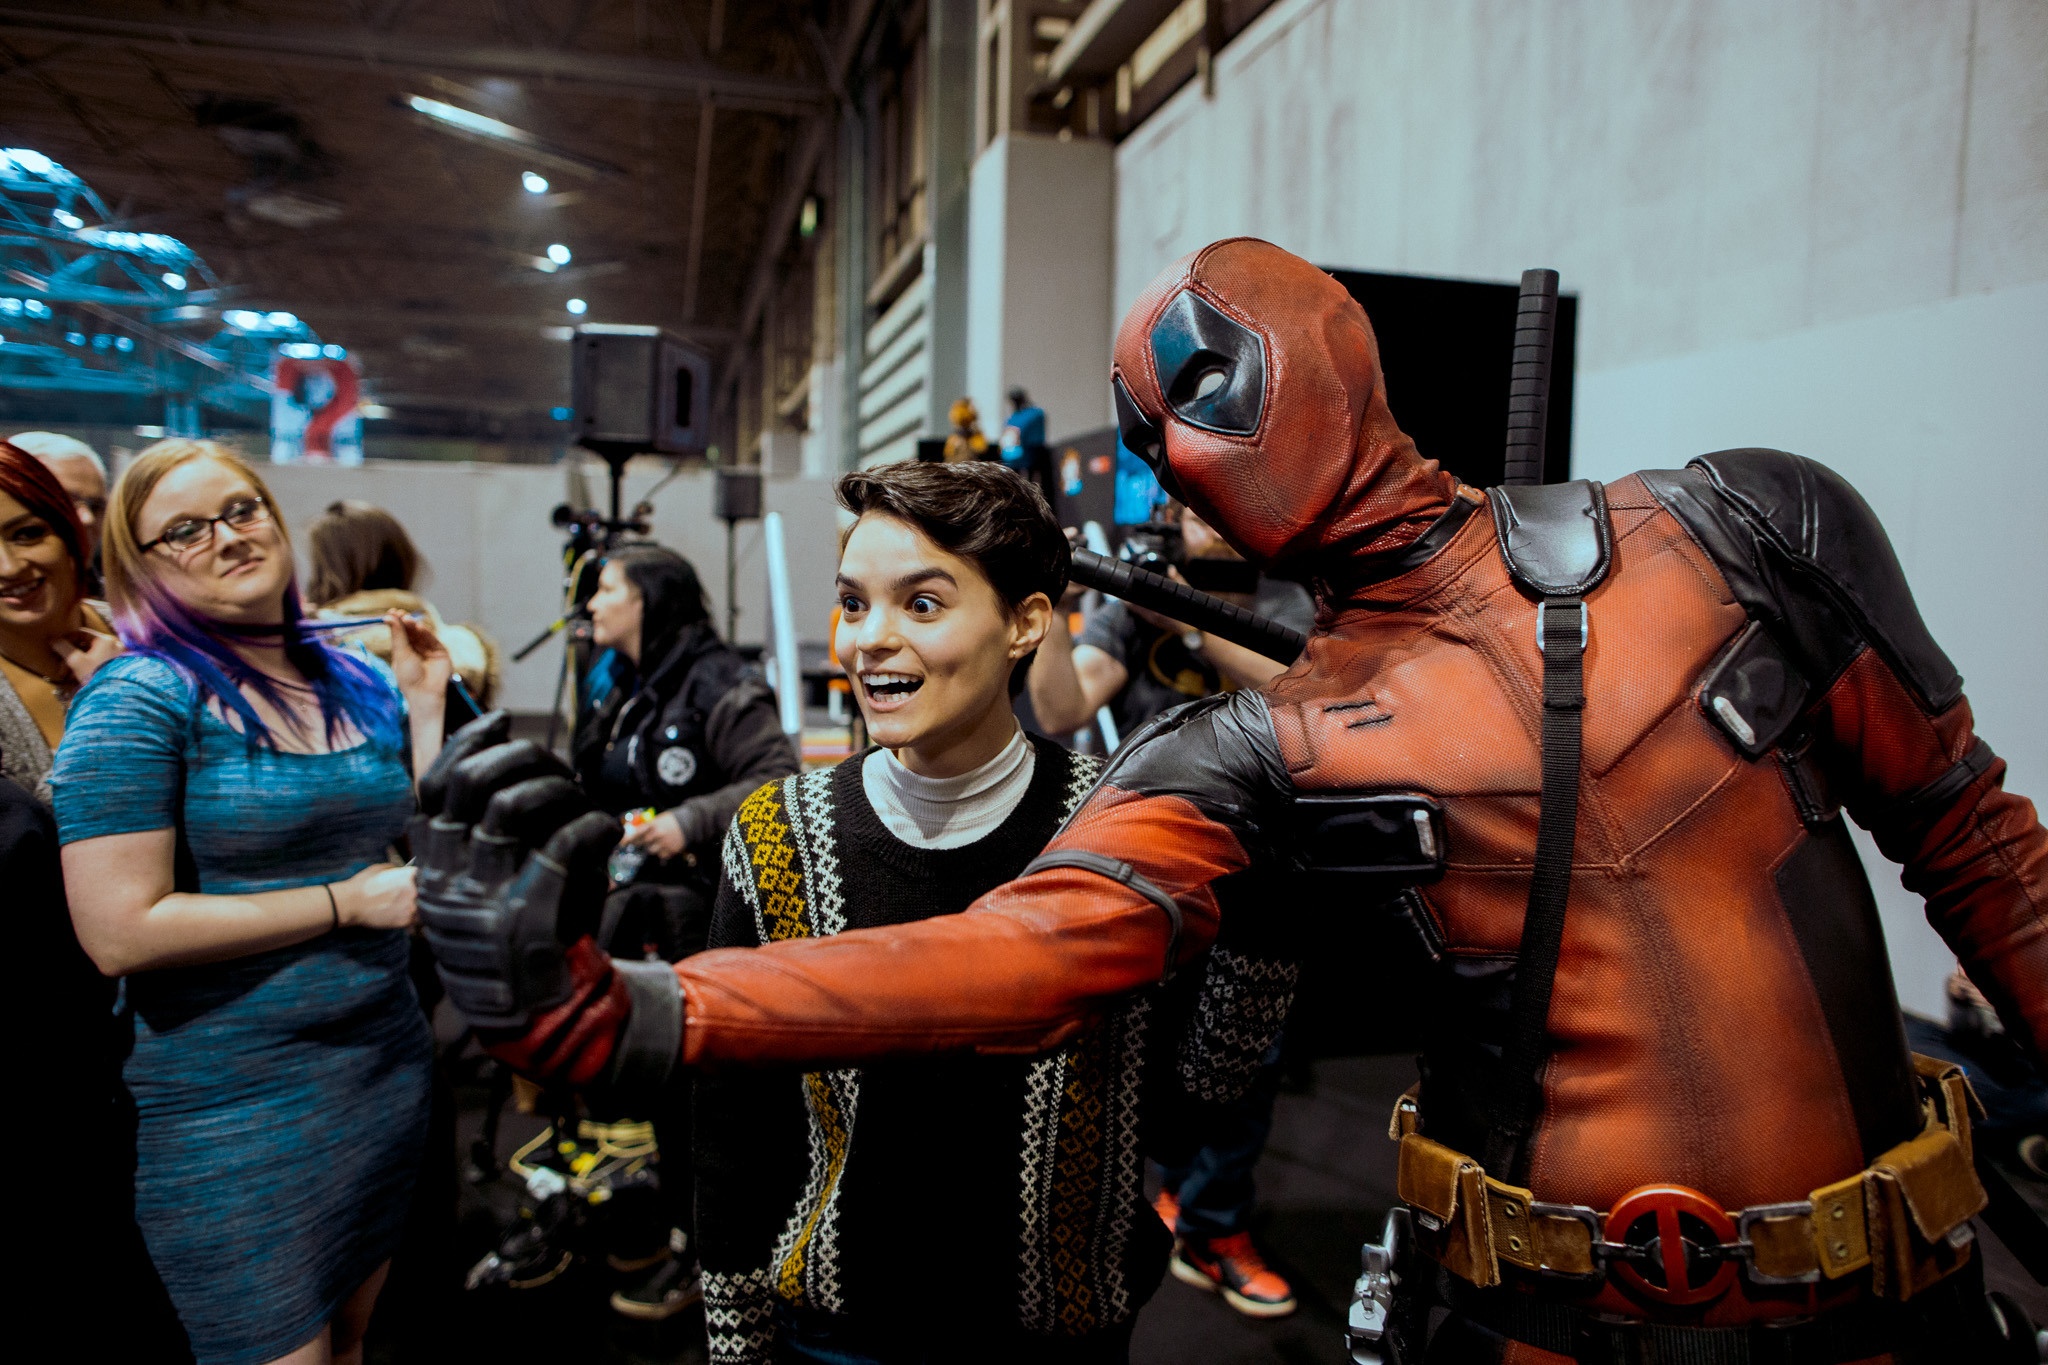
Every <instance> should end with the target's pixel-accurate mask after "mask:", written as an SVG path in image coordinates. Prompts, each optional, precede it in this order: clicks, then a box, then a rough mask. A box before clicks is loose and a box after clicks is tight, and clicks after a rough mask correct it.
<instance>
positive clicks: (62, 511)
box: [0, 441, 121, 806]
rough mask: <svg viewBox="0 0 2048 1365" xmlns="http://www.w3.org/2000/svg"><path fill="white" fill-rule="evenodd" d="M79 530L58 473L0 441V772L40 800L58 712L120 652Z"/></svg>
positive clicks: (45, 796) (60, 724) (46, 788)
mask: <svg viewBox="0 0 2048 1365" xmlns="http://www.w3.org/2000/svg"><path fill="white" fill-rule="evenodd" d="M85 563H86V556H85V531H84V529H83V528H82V527H81V526H80V525H79V524H78V512H77V510H76V509H75V508H73V507H72V505H71V497H70V495H69V494H67V493H66V492H65V491H64V486H63V485H62V484H60V483H58V482H57V476H56V475H54V474H52V473H51V472H50V471H49V468H48V467H47V466H45V465H44V464H43V462H42V461H41V460H38V459H37V458H36V457H35V456H33V455H31V454H29V453H28V452H27V451H25V450H22V449H21V448H20V447H18V446H14V445H11V444H9V443H8V442H6V441H0V678H4V680H5V682H6V684H7V685H6V686H4V687H0V776H5V777H9V778H12V779H13V780H14V781H15V782H17V783H19V784H21V786H22V787H24V788H26V789H27V790H28V791H29V792H31V793H32V794H33V795H34V796H35V798H36V799H37V800H38V801H40V802H42V803H43V804H44V805H45V806H48V805H50V804H51V802H50V782H49V778H50V762H51V755H52V754H54V753H55V752H56V750H57V742H58V741H59V740H61V739H63V738H64V712H65V708H67V707H68V706H69V705H70V704H71V697H72V694H73V693H75V692H77V691H78V689H79V687H80V686H81V685H83V684H84V682H85V680H86V679H87V678H90V677H91V676H92V674H93V670H94V669H96V668H98V667H99V666H100V665H101V664H103V663H105V662H106V661H107V660H109V659H111V658H113V657H114V656H115V655H116V654H119V653H120V652H121V646H120V644H119V643H118V642H117V641H116V640H115V639H114V632H113V628H112V627H110V626H109V625H108V624H107V620H106V615H105V609H104V608H101V607H98V606H96V604H94V603H91V602H88V601H86V598H85V581H86V573H85Z"/></svg>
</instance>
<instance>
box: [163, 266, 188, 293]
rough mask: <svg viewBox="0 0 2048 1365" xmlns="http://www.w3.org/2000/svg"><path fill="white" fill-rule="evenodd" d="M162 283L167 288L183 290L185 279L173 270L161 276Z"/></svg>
mask: <svg viewBox="0 0 2048 1365" xmlns="http://www.w3.org/2000/svg"><path fill="white" fill-rule="evenodd" d="M163 281H164V284H165V286H166V287H167V288H171V289H183V288H184V287H185V277H184V276H183V275H180V274H179V273H178V272H177V271H175V270H166V271H165V272H164V274H163Z"/></svg>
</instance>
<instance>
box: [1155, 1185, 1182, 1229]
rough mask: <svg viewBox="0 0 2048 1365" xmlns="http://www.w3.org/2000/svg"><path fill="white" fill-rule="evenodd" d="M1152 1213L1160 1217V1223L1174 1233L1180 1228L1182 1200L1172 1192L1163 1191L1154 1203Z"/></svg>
mask: <svg viewBox="0 0 2048 1365" xmlns="http://www.w3.org/2000/svg"><path fill="white" fill-rule="evenodd" d="M1152 1212H1154V1213H1156V1214H1158V1215H1159V1221H1160V1222H1162V1223H1164V1224H1166V1230H1167V1231H1168V1232H1172V1231H1173V1230H1174V1229H1175V1228H1177V1227H1179V1226H1180V1198H1179V1196H1177V1195H1175V1194H1174V1192H1173V1191H1172V1190H1161V1191H1160V1192H1159V1197H1158V1198H1156V1199H1154V1200H1153V1201H1152Z"/></svg>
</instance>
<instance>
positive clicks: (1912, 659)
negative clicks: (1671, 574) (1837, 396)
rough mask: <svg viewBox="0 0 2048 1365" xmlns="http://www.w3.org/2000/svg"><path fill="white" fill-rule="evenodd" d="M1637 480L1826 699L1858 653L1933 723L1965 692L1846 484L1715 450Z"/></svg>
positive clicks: (1770, 459)
mask: <svg viewBox="0 0 2048 1365" xmlns="http://www.w3.org/2000/svg"><path fill="white" fill-rule="evenodd" d="M1641 477H1642V480H1643V482H1644V484H1645V485H1647V486H1648V488H1649V490H1650V493H1651V495H1652V496H1653V497H1655V498H1656V499H1657V501H1658V503H1659V504H1660V505H1661V506H1662V507H1663V508H1664V510H1665V511H1667V512H1669V513H1671V515H1672V516H1674V517H1676V518H1678V521H1679V524H1680V525H1682V526H1684V527H1685V529H1686V530H1687V531H1688V532H1690V533H1691V535H1692V538H1693V539H1694V540H1695V541H1696V542H1698V544H1699V546H1700V548H1701V549H1703V550H1705V551H1706V552H1707V554H1708V556H1709V557H1710V558H1712V559H1713V561H1714V563H1715V564H1716V565H1718V566H1719V568H1720V570H1721V573H1722V574H1723V576H1724V577H1726V579H1727V580H1728V586H1729V589H1730V590H1731V591H1732V592H1733V593H1734V594H1735V598H1736V600H1737V601H1739V602H1740V603H1741V604H1742V606H1743V609H1744V610H1746V611H1747V612H1748V613H1749V614H1750V616H1751V617H1752V618H1754V619H1756V620H1759V621H1762V622H1763V623H1764V625H1765V626H1766V627H1767V628H1768V629H1769V630H1770V631H1771V632H1772V634H1773V635H1774V636H1776V637H1777V638H1778V639H1779V641H1780V642H1782V644H1783V645H1784V646H1785V648H1786V649H1787V650H1788V651H1790V652H1791V654H1792V655H1793V657H1794V659H1795V660H1796V661H1797V663H1798V664H1799V666H1800V669H1801V671H1802V672H1804V673H1805V674H1806V676H1807V677H1808V679H1810V680H1811V682H1812V683H1813V685H1814V689H1815V695H1818V694H1819V693H1821V692H1824V691H1826V690H1827V689H1828V688H1829V687H1831V686H1832V685H1833V684H1834V682H1835V680H1836V679H1837V678H1839V677H1840V676H1841V674H1842V671H1843V670H1844V669H1846V668H1847V667H1848V666H1849V664H1850V663H1851V662H1852V661H1853V660H1854V659H1855V658H1856V655H1857V654H1858V653H1860V652H1861V650H1862V649H1863V647H1864V646H1865V645H1869V646H1870V647H1871V648H1872V649H1875V650H1876V651H1877V652H1878V654H1879V656H1880V657H1882V658H1883V659H1884V661H1885V662H1886V663H1887V664H1889V665H1890V666H1891V670H1892V672H1893V673H1894V674H1896V675H1897V676H1898V679H1899V681H1900V682H1902V683H1904V684H1905V685H1906V687H1907V688H1909V689H1910V690H1911V691H1912V692H1913V694H1914V696H1915V698H1916V699H1917V700H1918V701H1919V703H1920V705H1921V706H1922V707H1923V708H1925V709H1926V710H1927V712H1928V713H1929V714H1937V713H1939V712H1942V711H1945V710H1947V709H1948V708H1949V707H1950V706H1951V705H1952V704H1954V702H1955V700H1956V698H1958V697H1960V696H1961V695H1962V692H1963V680H1962V677H1961V675H1960V674H1958V673H1957V672H1956V669H1955V665H1954V664H1952V663H1950V662H1949V660H1948V656H1947V655H1946V654H1944V653H1942V652H1941V646H1940V645H1938V644H1936V643H1935V642H1934V637H1933V636H1932V635H1930V634H1929V633H1928V631H1927V625H1926V623H1925V622H1923V621H1922V620H1921V619H1920V611H1919V609H1918V608H1917V607H1915V606H1914V605H1913V592H1912V589H1910V588H1908V587H1907V586H1906V575H1905V571H1904V570H1902V569H1901V568H1900V567H1899V560H1898V556H1897V555H1896V554H1894V553H1893V552H1892V543H1891V541H1890V539H1888V538H1887V537H1886V535H1885V533H1884V526H1883V524H1882V523H1880V522H1879V521H1878V519H1877V515H1876V513H1874V512H1872V511H1871V510H1870V504H1868V503H1866V502H1864V501H1863V498H1862V496H1861V495H1860V494H1858V493H1857V492H1856V490H1855V489H1854V488H1852V487H1850V486H1849V483H1848V481H1847V480H1846V479H1844V478H1842V476H1841V475H1839V474H1837V473H1835V472H1834V471H1833V470H1831V469H1829V468H1827V467H1826V466H1825V465H1821V464H1817V463H1815V462H1814V461H1812V460H1808V459H1803V458H1801V457H1800V456H1798V455H1788V454H1786V453H1785V452H1784V451H1782V450H1754V449H1753V450H1722V451H1717V452H1715V453H1714V454H1712V455H1702V456H1700V457H1699V458H1698V459H1696V460H1694V461H1692V462H1691V463H1690V464H1688V465H1687V466H1686V467H1685V468H1684V469H1683V470H1669V469H1666V470H1649V471H1645V472H1644V473H1643V474H1642V476H1641Z"/></svg>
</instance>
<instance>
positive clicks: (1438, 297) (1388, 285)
mask: <svg viewBox="0 0 2048 1365" xmlns="http://www.w3.org/2000/svg"><path fill="white" fill-rule="evenodd" d="M1330 274H1331V275H1332V276H1333V277H1334V278H1335V279H1336V281H1337V283H1339V284H1341V285H1343V286H1344V288H1345V289H1346V290H1347V291H1349V292H1350V294H1351V297H1352V298H1354V299H1357V300H1358V302H1359V306H1360V307H1362V308H1364V309H1365V315H1366V316H1367V317H1368V318H1370V319H1371V320H1372V330H1373V332H1374V334H1375V335H1376V336H1378V338H1379V343H1380V367H1381V369H1382V371H1383V372H1384V374H1385V376H1386V382H1387V403H1388V406H1390V407H1391V408H1392V409H1393V412H1394V420H1395V421H1396V422H1399V423H1400V424H1401V430H1403V431H1405V432H1407V433H1408V435H1409V436H1411V437H1413V438H1414V440H1415V449H1416V450H1417V451H1419V452H1420V453H1421V455H1422V458H1424V459H1425V460H1435V461H1437V462H1438V463H1440V464H1442V465H1443V467H1444V468H1445V469H1448V470H1450V471H1451V473H1453V474H1456V475H1457V476H1458V477H1459V478H1461V479H1463V480H1464V481H1465V482H1466V483H1469V484H1471V485H1472V486H1473V487H1475V488H1491V487H1493V486H1494V485H1495V484H1497V483H1500V482H1501V481H1502V480H1503V478H1504V477H1505V475H1506V473H1507V435H1508V389H1509V381H1510V379H1511V376H1512V374H1513V371H1514V361H1515V323H1516V318H1517V316H1518V313H1517V310H1518V309H1519V307H1520V303H1521V292H1522V291H1521V289H1520V287H1519V286H1517V285H1513V284H1486V283H1482V282H1479V281H1474V280H1444V279H1434V278H1431V277H1429V276H1426V275H1378V274H1370V273H1367V272H1365V271H1361V270H1332V271H1331V272H1330ZM1578 317H1579V300H1578V297H1577V296H1576V295H1573V294H1560V295H1558V298H1557V341H1556V343H1555V348H1554V349H1553V350H1552V352H1551V357H1550V410H1549V419H1548V422H1547V424H1546V427H1547V431H1546V440H1545V443H1544V447H1543V481H1544V482H1545V483H1561V482H1563V481H1564V480H1566V479H1569V478H1570V477H1571V476H1572V475H1571V468H1572V371H1573V367H1574V364H1575V360H1574V352H1575V349H1576V345H1577V341H1578Z"/></svg>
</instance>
